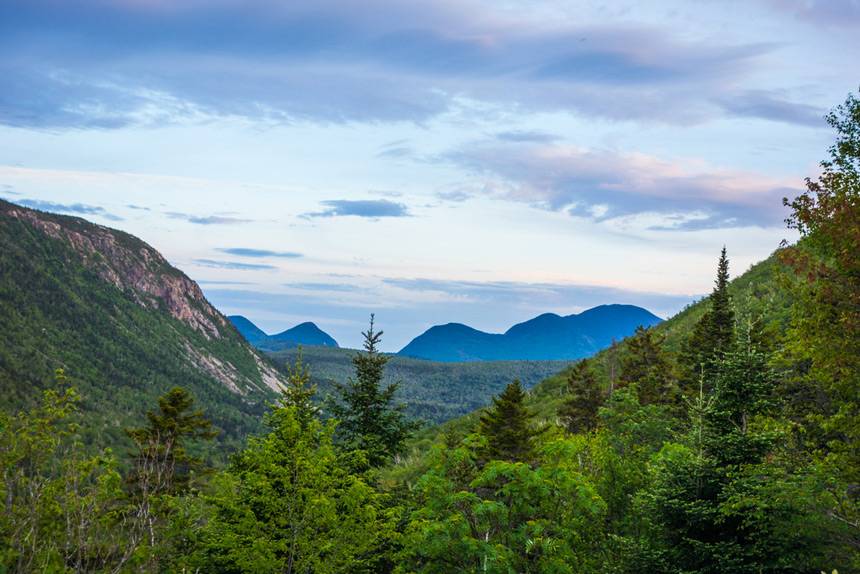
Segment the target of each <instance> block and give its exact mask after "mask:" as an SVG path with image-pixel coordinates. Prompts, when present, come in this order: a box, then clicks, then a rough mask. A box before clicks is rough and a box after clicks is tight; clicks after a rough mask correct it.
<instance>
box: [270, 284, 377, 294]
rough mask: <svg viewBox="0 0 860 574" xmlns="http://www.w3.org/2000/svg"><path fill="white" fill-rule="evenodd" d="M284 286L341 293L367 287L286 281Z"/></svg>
mask: <svg viewBox="0 0 860 574" xmlns="http://www.w3.org/2000/svg"><path fill="white" fill-rule="evenodd" d="M283 285H284V287H289V288H290V289H301V290H305V291H337V292H341V293H350V292H357V291H362V290H364V289H366V287H365V286H363V285H354V284H350V283H284V284H283Z"/></svg>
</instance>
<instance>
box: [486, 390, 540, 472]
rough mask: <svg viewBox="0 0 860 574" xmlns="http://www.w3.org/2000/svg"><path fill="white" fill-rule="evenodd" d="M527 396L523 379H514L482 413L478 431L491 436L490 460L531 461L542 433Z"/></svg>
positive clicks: (489, 442) (488, 438)
mask: <svg viewBox="0 0 860 574" xmlns="http://www.w3.org/2000/svg"><path fill="white" fill-rule="evenodd" d="M525 398H526V393H525V392H524V391H523V389H522V387H521V386H520V381H519V379H514V382H512V383H510V384H508V386H507V387H505V390H503V391H502V392H501V393H500V394H499V396H498V397H493V406H492V407H490V408H488V409H487V410H486V411H484V412H483V414H481V415H480V418H479V423H478V432H479V433H480V434H482V435H483V436H484V437H486V439H487V447H486V449H485V454H486V456H487V458H488V459H489V460H502V461H507V462H531V460H532V458H533V455H534V448H535V438H536V437H537V434H538V433H537V432H536V431H535V430H534V429H533V428H532V419H533V418H534V415H535V413H533V412H530V411H529V410H528V409H527V408H526V406H525Z"/></svg>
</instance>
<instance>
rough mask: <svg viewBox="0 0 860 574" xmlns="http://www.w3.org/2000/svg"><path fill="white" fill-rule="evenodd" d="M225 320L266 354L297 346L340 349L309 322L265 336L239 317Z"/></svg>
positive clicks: (247, 320)
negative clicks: (228, 320)
mask: <svg viewBox="0 0 860 574" xmlns="http://www.w3.org/2000/svg"><path fill="white" fill-rule="evenodd" d="M227 318H228V319H230V321H231V322H232V323H233V325H235V327H236V328H237V329H238V330H239V332H240V333H242V335H244V336H245V338H246V339H247V340H248V342H249V343H251V344H252V345H254V346H255V347H257V348H258V349H261V350H263V351H266V352H274V351H280V350H283V349H292V348H295V347H297V346H299V345H317V346H320V347H334V348H338V347H340V345H338V344H337V341H335V340H334V339H333V338H332V337H331V336H330V335H329V334H328V333H326V332H325V331H323V330H322V329H320V328H319V327H317V326H316V325H315V324H313V323H311V322H306V323H302V324H301V325H296V326H295V327H293V328H292V329H287V330H286V331H283V332H281V333H278V334H277V335H267V334H266V333H265V332H263V330H262V329H260V328H259V327H257V326H256V325H255V324H254V323H252V322H251V321H250V320H249V319H246V318H245V317H243V316H241V315H230V316H229V317H227Z"/></svg>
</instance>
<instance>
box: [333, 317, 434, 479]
mask: <svg viewBox="0 0 860 574" xmlns="http://www.w3.org/2000/svg"><path fill="white" fill-rule="evenodd" d="M373 320H374V315H371V316H370V329H368V330H367V331H365V332H362V335H363V336H364V350H365V352H364V353H362V352H360V351H359V352H357V353H355V354H352V355H350V358H351V359H352V366H353V370H354V374H355V378H353V377H350V378H349V382H348V383H347V384H346V385H343V384H340V383H335V387H336V389H337V391H338V392H339V393H340V402H332V403H331V405H330V406H329V412H330V413H331V415H332V416H333V417H334V418H336V419H337V420H339V421H340V422H339V424H338V438H339V440H340V443H339V444H340V446H341V448H343V449H344V450H347V451H355V450H362V451H364V452H365V454H366V456H367V463H368V464H369V465H370V466H371V467H372V468H380V467H383V466H385V465H386V464H388V462H389V461H391V459H393V458H394V457H395V456H397V455H399V454H402V453H403V452H404V451H405V450H406V441H407V440H408V439H409V437H410V436H411V435H412V433H413V432H414V431H415V430H416V429H418V428H419V427H420V426H421V425H422V424H423V421H407V420H405V415H404V413H403V408H404V407H405V406H406V405H404V404H400V405H397V406H394V405H393V403H394V395H395V393H396V392H397V389H398V388H400V383H399V382H398V383H392V384H390V385H387V386H386V387H384V388H383V387H382V381H383V377H384V374H385V364H386V363H387V362H388V359H389V357H387V356H386V355H383V354H382V353H381V352H380V351H379V349H378V348H377V345H379V342H380V340H381V337H382V331H378V332H374V330H373Z"/></svg>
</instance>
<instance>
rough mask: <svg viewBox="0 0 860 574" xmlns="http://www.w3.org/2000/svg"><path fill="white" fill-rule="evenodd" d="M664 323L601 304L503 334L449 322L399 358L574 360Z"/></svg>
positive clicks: (638, 310)
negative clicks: (614, 340)
mask: <svg viewBox="0 0 860 574" xmlns="http://www.w3.org/2000/svg"><path fill="white" fill-rule="evenodd" d="M662 321H663V320H662V319H661V318H660V317H658V316H656V315H654V314H653V313H651V312H650V311H648V310H646V309H643V308H641V307H636V306H635V305H600V306H599V307H594V308H593V309H588V310H587V311H583V312H582V313H579V314H578V315H568V316H566V317H562V316H559V315H556V314H554V313H545V314H543V315H539V316H537V317H535V318H534V319H531V320H529V321H526V322H524V323H518V324H517V325H514V326H513V327H511V328H510V329H508V330H507V331H506V332H505V333H504V334H493V333H485V332H483V331H478V330H477V329H473V328H472V327H469V326H467V325H463V324H460V323H448V324H447V325H437V326H435V327H431V328H430V329H428V330H427V331H425V332H424V333H423V334H421V335H419V336H417V337H416V338H414V339H413V340H412V341H411V342H410V343H409V344H408V345H406V346H405V347H403V348H402V349H401V350H400V352H399V353H397V354H398V355H402V356H408V357H415V358H419V359H429V360H431V361H441V362H445V363H456V362H463V361H554V360H575V359H581V358H583V357H589V356H591V355H593V354H594V353H596V352H597V351H599V350H600V349H604V348H606V347H608V346H609V345H611V344H612V339H613V338H615V339H617V340H619V341H620V340H621V339H623V338H625V337H627V336H629V335H632V334H633V332H634V331H635V330H636V327H639V326H640V325H641V326H643V327H649V326H653V325H657V324H658V323H661V322H662Z"/></svg>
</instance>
